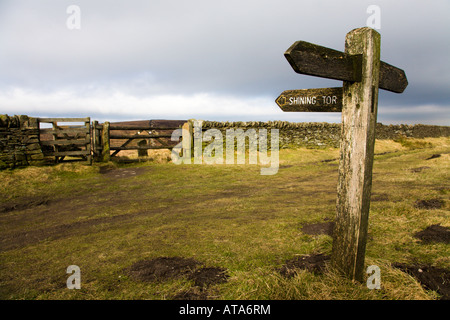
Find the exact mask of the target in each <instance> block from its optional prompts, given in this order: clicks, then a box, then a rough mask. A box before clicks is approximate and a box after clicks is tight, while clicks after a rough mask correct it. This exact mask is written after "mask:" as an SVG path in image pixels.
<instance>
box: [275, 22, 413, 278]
mask: <svg viewBox="0 0 450 320" xmlns="http://www.w3.org/2000/svg"><path fill="white" fill-rule="evenodd" d="M284 55H285V57H286V59H287V60H288V62H289V63H290V65H291V66H292V68H293V69H294V70H295V71H296V72H297V73H301V74H307V75H312V76H318V77H324V78H330V79H336V80H343V81H344V82H343V87H342V88H324V89H304V90H287V91H284V92H283V93H282V94H281V95H280V96H279V97H278V98H277V99H276V100H275V102H276V103H277V105H278V106H279V107H280V108H281V109H282V110H283V111H288V112H292V111H300V112H301V111H303V112H305V111H306V112H339V111H341V112H342V132H341V141H340V150H341V151H340V161H339V180H338V188H337V191H338V198H337V203H336V221H335V229H334V232H333V248H332V254H331V264H332V267H334V268H335V269H337V270H338V271H340V272H342V273H343V274H345V275H346V276H348V277H349V278H350V279H353V280H357V281H363V278H364V258H365V250H366V240H367V228H368V220H369V207H370V194H371V187H372V165H373V152H374V144H375V126H376V120H377V106H378V88H381V89H384V90H388V91H392V92H396V93H401V92H403V91H404V90H405V88H406V86H407V85H408V81H407V79H406V75H405V72H404V71H403V70H401V69H398V68H396V67H394V66H391V65H389V64H387V63H385V62H383V61H380V34H379V33H378V32H377V31H375V30H374V29H371V28H368V27H364V28H358V29H354V30H352V31H350V32H349V33H348V34H347V36H346V39H345V52H340V51H336V50H333V49H329V48H325V47H321V46H318V45H315V44H311V43H308V42H304V41H297V42H295V43H294V44H293V45H292V46H291V47H290V48H289V49H288V50H287V51H286V52H285V54H284Z"/></svg>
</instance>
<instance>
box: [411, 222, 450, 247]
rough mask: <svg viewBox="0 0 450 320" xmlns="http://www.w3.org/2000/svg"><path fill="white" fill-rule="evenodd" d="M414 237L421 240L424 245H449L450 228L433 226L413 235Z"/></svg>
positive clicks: (438, 225)
mask: <svg viewBox="0 0 450 320" xmlns="http://www.w3.org/2000/svg"><path fill="white" fill-rule="evenodd" d="M414 237H415V238H418V239H420V240H422V241H423V242H424V243H430V242H443V243H447V244H450V228H448V227H443V226H441V225H440V224H433V225H431V226H429V227H427V228H425V229H424V230H422V231H419V232H417V233H415V234H414Z"/></svg>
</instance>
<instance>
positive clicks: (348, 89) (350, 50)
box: [331, 27, 380, 281]
mask: <svg viewBox="0 0 450 320" xmlns="http://www.w3.org/2000/svg"><path fill="white" fill-rule="evenodd" d="M345 53H347V54H350V55H362V77H361V81H360V82H348V81H344V84H343V108H342V132H341V141H340V150H341V151H340V152H341V153H340V162H339V181H338V190H337V191H338V199H337V204H336V221H335V223H336V224H335V230H334V233H333V238H334V239H333V248H332V254H331V264H332V267H334V268H335V269H337V270H338V271H340V272H342V273H343V274H345V275H346V276H347V277H349V278H350V279H352V280H357V281H363V278H364V258H365V248H366V240H367V228H368V218H369V207H370V194H371V186H372V165H373V153H374V144H375V126H376V121H377V105H378V84H379V76H380V34H379V33H378V32H376V31H375V30H374V29H371V28H367V27H365V28H359V29H355V30H352V31H350V32H349V33H348V34H347V36H346V39H345Z"/></svg>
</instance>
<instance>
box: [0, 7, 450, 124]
mask: <svg viewBox="0 0 450 320" xmlns="http://www.w3.org/2000/svg"><path fill="white" fill-rule="evenodd" d="M71 5H76V6H78V8H79V9H80V19H79V26H80V28H79V29H70V28H69V27H68V24H67V22H68V20H69V25H71V26H73V25H74V21H76V20H73V19H74V18H76V17H75V16H74V15H73V13H74V12H73V11H69V13H68V11H67V9H68V7H69V6H71ZM369 5H377V6H379V8H380V27H381V28H380V29H379V30H378V32H380V34H381V60H383V61H385V62H387V63H389V64H392V65H394V66H397V67H399V68H401V69H403V70H405V72H406V75H407V78H408V82H409V85H408V87H407V88H406V90H405V91H404V92H403V93H402V94H396V93H391V92H385V91H383V90H380V97H379V112H378V121H379V122H382V123H385V124H399V123H407V124H414V123H424V124H440V125H450V19H449V14H450V1H448V0H431V1H423V0H421V1H417V0H416V1H411V0H408V1H406V0H405V1H393V0H391V1H380V0H378V1H377V0H371V1H361V0H345V1H336V0H323V1H320V0H319V1H318V0H311V1H309V0H308V1H302V0H297V1H293V0H272V1H268V0H267V1H266V0H258V1H247V0H239V1H234V0H226V1H214V0H209V1H207V0H189V1H182V0H176V1H175V0H164V1H158V0H142V1H138V0H127V1H125V0H120V1H119V0H114V1H113V0H109V1H106V0H89V1H88V0H29V1H25V0H11V1H9V0H0V114H4V113H7V114H9V115H13V114H26V115H30V116H38V117H73V116H81V117H87V116H90V117H91V118H92V119H95V120H99V121H100V122H102V121H105V120H109V121H120V120H137V119H189V118H196V119H204V120H229V121H248V120H261V121H267V120H288V121H295V122H303V121H328V122H339V121H341V115H340V113H283V112H282V111H281V110H280V109H279V108H278V106H277V105H276V104H275V102H274V101H275V99H276V98H277V97H278V95H279V94H280V93H281V92H282V91H284V90H288V89H307V88H321V87H336V86H341V85H342V82H341V81H336V80H327V79H321V78H317V77H311V76H306V75H300V74H296V73H295V72H294V71H293V70H292V68H291V67H290V65H289V63H288V62H287V61H286V59H285V58H284V56H283V53H284V52H285V51H286V49H288V48H289V47H290V46H291V44H292V43H294V42H295V41H297V40H304V41H308V42H312V43H316V44H319V45H322V46H326V47H330V48H333V49H337V50H341V51H343V50H344V39H345V35H346V33H347V32H349V31H350V30H352V29H354V28H358V27H364V26H366V24H367V19H368V18H369V17H370V16H371V15H372V13H367V8H368V7H369Z"/></svg>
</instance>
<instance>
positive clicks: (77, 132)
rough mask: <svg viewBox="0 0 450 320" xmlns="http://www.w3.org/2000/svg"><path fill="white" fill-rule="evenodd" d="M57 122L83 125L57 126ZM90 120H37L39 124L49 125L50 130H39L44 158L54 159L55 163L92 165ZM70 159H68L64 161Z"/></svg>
mask: <svg viewBox="0 0 450 320" xmlns="http://www.w3.org/2000/svg"><path fill="white" fill-rule="evenodd" d="M58 122H66V123H69V122H70V123H72V122H73V123H77V122H81V123H83V125H65V126H63V125H58ZM90 122H91V119H90V118H38V124H39V128H40V124H41V123H51V125H52V127H51V128H40V129H39V135H40V144H41V148H42V152H43V153H44V156H45V157H55V162H56V163H58V162H61V161H87V162H88V163H89V164H91V163H92V153H91V125H90ZM66 157H70V158H69V159H65V158H66Z"/></svg>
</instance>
